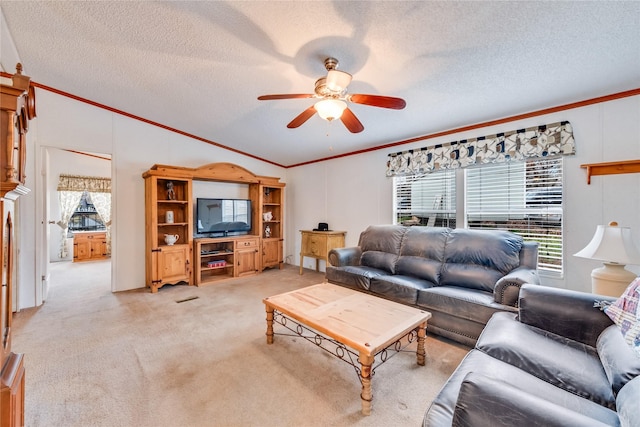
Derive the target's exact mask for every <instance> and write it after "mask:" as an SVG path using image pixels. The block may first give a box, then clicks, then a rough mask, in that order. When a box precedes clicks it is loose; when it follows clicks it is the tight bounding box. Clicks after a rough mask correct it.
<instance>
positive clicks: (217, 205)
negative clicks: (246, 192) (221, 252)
mask: <svg viewBox="0 0 640 427" xmlns="http://www.w3.org/2000/svg"><path fill="white" fill-rule="evenodd" d="M250 231H251V200H244V199H205V198H198V199H197V200H196V232H197V233H198V234H205V235H209V236H212V237H220V236H229V235H231V236H235V235H241V234H248V233H249V232H250Z"/></svg>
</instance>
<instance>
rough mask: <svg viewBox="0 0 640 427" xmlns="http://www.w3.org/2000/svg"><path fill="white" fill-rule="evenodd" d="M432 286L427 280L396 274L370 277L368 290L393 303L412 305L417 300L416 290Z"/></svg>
mask: <svg viewBox="0 0 640 427" xmlns="http://www.w3.org/2000/svg"><path fill="white" fill-rule="evenodd" d="M432 286H433V282H430V281H428V280H420V279H416V278H414V277H407V276H400V275H397V274H396V275H389V276H376V277H372V278H371V286H370V288H369V290H370V291H371V292H374V293H376V294H379V295H381V296H383V297H385V298H389V299H391V300H393V301H396V302H399V303H402V304H411V305H414V304H415V303H416V300H417V299H418V290H420V289H425V288H430V287H432Z"/></svg>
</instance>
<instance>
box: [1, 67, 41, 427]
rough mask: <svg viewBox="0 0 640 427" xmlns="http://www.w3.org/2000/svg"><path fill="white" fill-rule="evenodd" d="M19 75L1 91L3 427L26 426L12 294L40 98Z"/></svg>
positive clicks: (19, 68)
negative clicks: (31, 132)
mask: <svg viewBox="0 0 640 427" xmlns="http://www.w3.org/2000/svg"><path fill="white" fill-rule="evenodd" d="M21 69H22V66H21V65H20V64H18V67H17V72H16V74H15V75H14V76H13V77H12V85H5V84H2V85H0V90H1V94H0V104H1V112H0V127H1V128H2V132H0V135H1V139H0V142H1V143H0V150H2V153H0V219H1V220H2V223H1V224H0V266H1V267H2V275H1V279H2V295H1V305H0V332H1V340H2V341H1V342H0V346H1V348H0V350H1V354H2V359H1V360H0V367H2V370H1V371H0V380H1V384H0V408H2V411H1V412H0V426H1V427H16V426H23V425H24V395H25V383H24V376H25V369H24V356H23V355H22V354H16V353H14V352H13V351H12V348H11V334H12V329H11V324H12V319H13V292H14V287H15V284H16V274H17V272H16V266H15V263H14V260H15V259H16V254H17V250H18V248H17V245H16V239H15V236H16V230H17V228H18V224H17V223H16V218H15V211H16V205H17V204H18V203H19V200H18V199H19V197H20V196H22V195H25V194H27V193H28V192H29V189H27V188H26V187H25V186H24V184H25V178H26V176H25V170H26V158H27V151H26V150H27V148H26V133H27V130H28V128H29V125H28V124H29V120H31V119H32V118H34V117H35V92H34V89H33V87H32V86H30V79H29V77H26V76H23V75H22V74H21Z"/></svg>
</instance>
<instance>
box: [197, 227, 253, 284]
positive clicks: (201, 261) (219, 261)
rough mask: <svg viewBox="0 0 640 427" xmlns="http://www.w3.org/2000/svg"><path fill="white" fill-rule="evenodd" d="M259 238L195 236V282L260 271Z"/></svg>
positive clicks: (205, 281) (206, 282)
mask: <svg viewBox="0 0 640 427" xmlns="http://www.w3.org/2000/svg"><path fill="white" fill-rule="evenodd" d="M259 241H260V239H259V237H258V236H237V237H220V238H199V239H194V250H193V253H194V257H195V258H196V262H195V266H196V271H195V284H196V285H197V286H201V285H207V284H210V283H214V282H217V281H219V280H224V279H229V278H231V277H242V276H249V275H253V274H256V273H258V265H259V257H258V255H259V253H258V246H259Z"/></svg>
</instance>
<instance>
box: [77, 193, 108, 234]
mask: <svg viewBox="0 0 640 427" xmlns="http://www.w3.org/2000/svg"><path fill="white" fill-rule="evenodd" d="M93 230H106V227H105V226H104V223H103V222H102V220H101V219H100V215H98V212H96V209H95V207H94V206H93V204H92V203H91V197H90V196H89V193H88V192H86V191H85V192H83V193H82V198H81V199H80V203H78V207H77V208H76V210H75V211H74V212H73V215H72V216H71V219H70V220H69V231H93Z"/></svg>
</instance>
